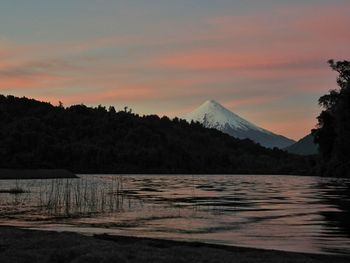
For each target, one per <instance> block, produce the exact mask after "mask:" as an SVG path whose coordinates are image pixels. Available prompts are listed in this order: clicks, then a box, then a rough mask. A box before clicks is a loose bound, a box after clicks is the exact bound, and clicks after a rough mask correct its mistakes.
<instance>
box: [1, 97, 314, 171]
mask: <svg viewBox="0 0 350 263" xmlns="http://www.w3.org/2000/svg"><path fill="white" fill-rule="evenodd" d="M0 127H1V129H0V168H64V169H69V170H71V171H73V172H76V173H242V174H246V173H256V174H304V173H306V172H307V171H308V169H309V164H308V159H307V158H304V157H301V156H296V155H291V154H288V153H286V152H284V151H281V150H277V149H266V148H263V147H261V146H259V145H257V144H255V143H253V142H252V141H250V140H238V139H235V138H232V137H231V136H229V135H226V134H224V133H222V132H220V131H217V130H215V129H207V128H204V127H202V126H201V125H200V124H199V123H191V124H188V123H187V122H186V121H184V120H179V119H177V118H175V119H174V120H170V119H169V118H167V117H162V118H159V117H158V116H156V115H151V116H142V117H141V116H138V115H136V114H133V113H131V112H128V111H118V112H116V110H115V109H114V108H113V107H109V108H108V110H107V109H106V108H105V107H102V106H99V107H96V108H91V107H87V106H84V105H75V106H71V107H67V108H64V107H63V106H53V105H51V104H49V103H44V102H39V101H36V100H33V99H27V98H17V97H13V96H7V97H5V96H2V95H0Z"/></svg>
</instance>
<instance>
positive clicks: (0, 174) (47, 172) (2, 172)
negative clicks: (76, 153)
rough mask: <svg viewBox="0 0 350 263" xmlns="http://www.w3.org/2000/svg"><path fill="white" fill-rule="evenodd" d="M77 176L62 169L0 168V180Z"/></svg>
mask: <svg viewBox="0 0 350 263" xmlns="http://www.w3.org/2000/svg"><path fill="white" fill-rule="evenodd" d="M56 178H78V177H77V176H76V175H75V174H74V173H72V172H69V171H67V170H63V169H27V170H26V169H0V180H12V179H56Z"/></svg>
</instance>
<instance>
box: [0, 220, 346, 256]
mask: <svg viewBox="0 0 350 263" xmlns="http://www.w3.org/2000/svg"><path fill="white" fill-rule="evenodd" d="M331 261H336V262H340V263H342V262H349V261H350V257H349V256H341V255H339V256H338V255H325V254H308V253H297V252H285V251H278V250H265V249H257V248H246V247H235V246H225V245H216V244H207V243H200V242H187V241H170V240H162V239H152V238H140V237H129V236H111V235H107V234H99V235H93V236H86V235H82V234H78V233H73V232H54V231H40V230H28V229H21V228H16V227H7V226H0V262H2V263H7V262H138V263H142V262H155V263H157V262H186V263H191V262H207V263H208V262H237V263H240V262H287V263H289V262H308V263H313V262H318V263H321V262H322V263H323V262H331Z"/></svg>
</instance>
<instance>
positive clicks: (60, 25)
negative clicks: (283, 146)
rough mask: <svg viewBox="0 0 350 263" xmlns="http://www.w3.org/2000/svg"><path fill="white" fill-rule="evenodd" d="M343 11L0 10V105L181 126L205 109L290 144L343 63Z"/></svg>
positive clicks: (26, 6) (265, 6) (258, 7)
mask: <svg viewBox="0 0 350 263" xmlns="http://www.w3.org/2000/svg"><path fill="white" fill-rule="evenodd" d="M349 11H350V1H349V0H343V1H341V0H327V1H325V0H303V1H302V0H263V1H262V0H245V1H235V0H215V1H214V0H176V1H175V0H60V1H47V0H25V1H23V0H1V3H0V94H5V95H7V94H12V95H16V96H26V97H32V98H36V99H40V100H44V101H49V102H52V103H53V104H57V103H58V101H62V102H63V103H64V105H65V106H69V105H71V104H78V103H84V104H87V105H98V104H102V105H106V106H108V105H114V106H115V107H116V108H119V109H121V108H122V107H124V106H125V105H127V106H129V107H130V108H132V109H133V111H134V112H137V113H140V114H151V113H156V114H159V115H168V116H171V117H174V116H181V115H182V114H184V113H186V112H188V111H191V110H193V109H194V108H196V107H198V106H199V105H200V104H201V103H203V102H204V101H206V100H208V99H214V100H217V101H218V102H220V103H221V104H223V105H224V106H226V107H227V108H229V109H230V110H232V111H234V112H235V113H237V114H239V115H241V116H242V117H244V118H246V119H248V120H250V121H252V122H254V123H256V124H257V125H259V126H262V127H264V128H266V129H269V130H271V131H273V132H276V133H280V134H283V135H285V136H288V137H290V138H293V139H299V138H300V137H302V136H304V135H306V134H307V133H309V131H310V129H312V128H313V127H314V125H315V123H316V121H315V117H316V116H317V115H318V113H319V111H320V108H319V107H318V105H317V99H318V98H319V97H320V96H321V95H322V94H324V93H326V92H327V91H328V90H329V89H332V88H335V87H336V85H335V78H336V74H335V73H334V72H332V71H331V70H330V69H329V67H328V65H327V63H326V62H327V60H328V59H330V58H333V59H335V60H337V59H341V60H343V59H350V33H349V28H350V15H349Z"/></svg>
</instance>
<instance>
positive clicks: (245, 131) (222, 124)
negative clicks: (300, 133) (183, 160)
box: [183, 100, 295, 148]
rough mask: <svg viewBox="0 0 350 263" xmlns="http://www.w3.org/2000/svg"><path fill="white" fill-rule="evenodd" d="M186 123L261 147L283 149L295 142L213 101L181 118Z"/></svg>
mask: <svg viewBox="0 0 350 263" xmlns="http://www.w3.org/2000/svg"><path fill="white" fill-rule="evenodd" d="M183 118H184V119H185V120H187V121H188V122H191V121H198V122H200V123H202V124H203V125H204V126H205V127H207V128H215V129H218V130H220V131H222V132H225V133H227V134H229V135H231V136H233V137H236V138H239V139H246V138H248V139H251V140H253V141H255V142H257V143H260V144H261V145H262V146H265V147H269V148H273V147H278V148H285V147H288V146H289V145H291V144H293V143H295V141H293V140H291V139H288V138H286V137H284V136H281V135H278V134H274V133H272V132H270V131H268V130H265V129H263V128H260V127H258V126H257V125H255V124H253V123H251V122H249V121H247V120H245V119H243V118H242V117H240V116H238V115H237V114H235V113H233V112H232V111H230V110H228V109H226V108H225V107H223V106H222V105H221V104H219V103H217V102H216V101H214V100H208V101H206V102H205V103H203V104H202V105H201V106H199V108H197V109H195V110H194V111H192V112H190V113H188V114H186V115H184V116H183Z"/></svg>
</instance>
